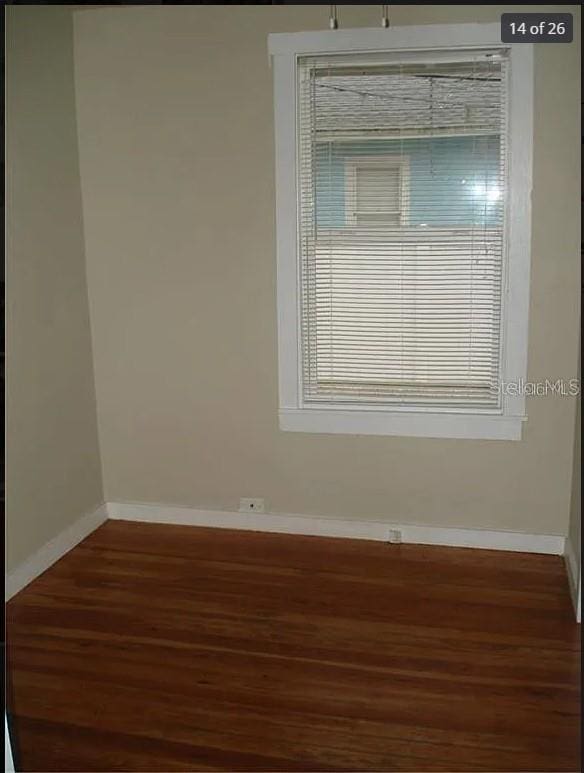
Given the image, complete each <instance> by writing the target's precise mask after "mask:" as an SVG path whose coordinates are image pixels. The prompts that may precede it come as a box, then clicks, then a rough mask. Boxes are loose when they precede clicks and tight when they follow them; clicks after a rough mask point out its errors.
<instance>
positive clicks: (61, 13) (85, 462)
mask: <svg viewBox="0 0 584 773" xmlns="http://www.w3.org/2000/svg"><path fill="white" fill-rule="evenodd" d="M72 40H73V36H72V19H71V12H70V11H69V10H68V9H66V8H58V7H54V6H53V7H51V6H11V7H9V8H7V40H6V43H7V49H6V60H7V61H6V112H7V131H6V145H7V148H6V149H7V186H8V187H7V225H8V243H7V266H6V281H7V310H6V324H7V339H8V350H7V416H8V423H7V438H6V451H7V471H6V475H7V480H6V484H7V511H6V530H7V569H8V570H11V569H13V568H14V567H15V566H16V565H17V564H18V563H20V562H21V561H23V560H24V559H26V558H27V557H29V556H30V555H31V553H33V552H34V551H35V550H36V549H37V548H39V547H41V546H42V545H43V544H44V543H45V542H47V541H48V540H49V539H51V538H52V537H55V536H56V535H57V534H58V533H59V532H61V531H62V530H63V529H65V528H66V527H67V526H69V525H70V524H71V523H73V522H74V521H75V520H76V519H77V518H78V517H80V516H82V515H84V514H85V513H86V512H88V511H90V510H93V509H94V508H95V507H96V506H97V505H99V504H100V503H101V502H102V501H103V492H102V481H101V466H100V459H99V448H98V442H97V422H96V412H95V387H94V375H93V366H92V355H91V341H90V330H89V315H88V302H87V287H86V277H85V256H84V242H83V223H82V213H81V190H80V184H79V163H78V154H77V137H76V131H77V129H76V122H75V100H74V87H73V46H72Z"/></svg>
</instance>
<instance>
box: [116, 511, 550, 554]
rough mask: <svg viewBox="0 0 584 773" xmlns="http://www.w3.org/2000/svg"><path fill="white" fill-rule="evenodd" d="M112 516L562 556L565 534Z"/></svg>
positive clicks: (185, 514) (213, 515)
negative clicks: (395, 535) (395, 537)
mask: <svg viewBox="0 0 584 773" xmlns="http://www.w3.org/2000/svg"><path fill="white" fill-rule="evenodd" d="M107 508H108V512H109V517H110V518H114V519H118V520H122V521H144V522H148V523H169V524H181V525H184V526H211V527H214V528H218V529H248V530H251V531H265V532H276V533H279V534H304V535H307V536H319V537H345V538H350V539H366V540H380V541H382V542H391V541H395V540H392V539H391V538H390V532H391V531H399V532H401V542H405V543H408V542H409V543H413V544H418V545H445V546H450V547H467V548H483V549H489V550H511V551H516V552H521V553H549V554H553V555H562V554H563V552H564V543H565V537H562V536H559V535H556V534H523V533H519V532H511V531H486V530H483V529H457V528H450V527H435V526H413V525H409V524H396V523H385V522H381V521H360V520H351V521H349V520H342V519H339V518H325V517H318V516H307V515H280V514H276V513H239V512H232V511H223V510H199V509H195V508H190V507H177V506H176V505H168V506H167V505H152V504H130V503H121V502H108V503H107Z"/></svg>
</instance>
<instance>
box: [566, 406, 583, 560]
mask: <svg viewBox="0 0 584 773" xmlns="http://www.w3.org/2000/svg"><path fill="white" fill-rule="evenodd" d="M580 406H581V403H580V398H578V404H577V406H576V431H575V433H574V469H573V473H572V503H571V508H570V530H569V536H570V542H571V544H572V548H573V550H574V553H575V554H576V558H577V560H578V563H580V558H581V556H580V553H581V548H582V544H581V538H580V534H581V529H582V526H581V524H582V448H581V443H582V438H581V426H580V422H581V418H580V411H581V407H580Z"/></svg>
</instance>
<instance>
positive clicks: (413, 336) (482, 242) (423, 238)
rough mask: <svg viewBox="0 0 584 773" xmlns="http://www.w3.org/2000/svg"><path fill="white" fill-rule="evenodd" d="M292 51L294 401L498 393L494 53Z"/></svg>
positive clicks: (497, 64) (500, 119)
mask: <svg viewBox="0 0 584 773" xmlns="http://www.w3.org/2000/svg"><path fill="white" fill-rule="evenodd" d="M298 64H299V66H298V72H299V81H298V89H299V111H300V112H299V131H298V136H299V142H298V151H299V177H298V180H299V199H300V217H299V244H300V258H301V285H302V287H301V309H302V331H301V332H302V367H303V378H302V382H303V399H304V401H305V402H307V403H310V402H329V403H330V402H343V403H351V402H358V403H361V404H362V403H364V402H365V403H377V402H398V403H405V404H408V405H420V406H424V405H432V406H444V407H448V408H457V407H460V408H462V409H464V408H465V407H467V406H469V407H470V406H472V407H473V408H476V407H484V408H485V409H492V408H494V407H496V406H497V405H498V397H497V394H498V390H497V389H496V386H497V382H498V379H499V362H500V327H501V297H502V274H503V255H504V223H503V213H504V201H505V193H506V179H505V178H506V153H505V125H506V88H505V83H506V62H505V59H504V58H503V56H502V55H501V54H499V53H497V52H484V51H474V52H468V53H467V54H466V55H458V56H457V61H451V62H444V61H441V62H438V61H435V62H432V61H431V60H428V59H427V58H426V60H425V61H415V60H412V59H410V60H409V61H404V62H401V63H391V62H382V61H380V58H379V56H378V57H377V59H374V58H372V57H371V56H369V55H363V57H362V58H359V57H357V58H356V57H355V56H354V55H351V56H348V55H347V56H346V57H345V56H327V57H325V56H318V57H305V58H300V60H299V63H298Z"/></svg>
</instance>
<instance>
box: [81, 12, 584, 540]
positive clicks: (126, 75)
mask: <svg viewBox="0 0 584 773" xmlns="http://www.w3.org/2000/svg"><path fill="white" fill-rule="evenodd" d="M513 8H514V7H513V6H508V5H507V6H472V5H467V6H391V17H392V23H393V24H395V25H400V24H426V23H433V22H465V21H466V22H468V21H489V22H493V21H498V19H499V16H500V13H501V12H502V11H510V10H513ZM540 9H541V10H547V11H558V10H560V8H559V7H558V6H540ZM516 10H525V6H517V7H516ZM530 10H531V9H530ZM567 10H569V11H571V12H573V13H575V14H577V13H578V12H579V11H578V8H577V6H567ZM339 17H340V23H341V26H343V27H349V26H373V25H377V24H378V21H379V19H378V17H379V6H339ZM327 18H328V6H325V5H320V6H306V5H305V6H295V7H290V6H274V7H267V6H164V7H162V6H146V7H126V8H103V9H100V10H81V11H77V12H76V13H75V41H76V56H75V64H76V85H77V106H78V124H79V135H80V160H81V177H82V189H83V198H84V215H85V226H86V248H87V259H88V277H89V288H90V308H91V320H92V330H93V340H94V351H95V367H96V379H97V382H96V383H97V395H98V414H99V427H100V438H101V446H102V453H103V465H104V476H105V489H106V496H107V498H108V499H109V500H119V501H142V502H159V503H168V504H182V505H188V506H195V507H208V508H224V509H236V508H237V506H238V500H239V497H241V496H262V497H265V498H266V506H267V507H268V508H269V509H270V510H272V511H277V512H288V513H307V514H312V513H315V514H324V515H335V516H341V517H354V518H375V519H387V520H388V521H391V520H395V521H404V522H417V523H424V524H432V525H459V526H467V527H479V528H480V527H483V528H502V529H510V530H523V531H527V532H535V533H557V534H565V533H566V532H567V528H568V517H569V509H570V481H571V471H572V452H573V428H574V408H575V406H574V400H573V399H572V398H559V397H547V398H530V399H529V401H528V412H529V421H528V423H527V426H526V427H525V430H524V440H523V441H522V442H500V441H484V442H482V441H470V440H469V441H466V440H437V439H416V438H396V437H387V438H384V437H359V436H339V435H336V436H327V435H307V434H296V433H284V432H281V431H280V430H279V429H278V419H277V349H276V305H275V301H276V272H275V232H274V150H273V147H274V139H273V112H272V111H273V105H272V84H271V71H270V69H269V65H268V57H267V48H266V44H267V35H268V33H269V32H281V31H297V30H304V29H315V28H320V29H324V28H326V27H327ZM574 26H575V29H576V31H577V30H578V29H579V23H578V19H576V23H575V25H574ZM579 72H580V66H579V46H578V44H577V43H574V44H571V45H562V44H561V45H540V46H538V48H537V51H536V117H535V131H536V136H535V168H534V175H535V189H534V194H533V204H534V229H533V287H532V300H531V320H530V335H531V338H530V347H529V376H530V378H532V379H543V378H546V377H554V378H555V377H566V378H568V377H571V376H574V375H575V372H576V350H577V326H578V302H579V292H578V287H579V285H578V276H579V273H578V272H579V233H578V213H579V164H578V162H577V154H578V147H579V145H578V143H579V93H580V88H579Z"/></svg>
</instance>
